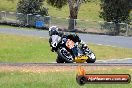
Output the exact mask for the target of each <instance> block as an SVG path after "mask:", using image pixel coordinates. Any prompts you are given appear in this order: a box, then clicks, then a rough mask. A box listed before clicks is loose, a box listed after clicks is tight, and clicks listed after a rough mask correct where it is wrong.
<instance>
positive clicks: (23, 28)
mask: <svg viewBox="0 0 132 88" xmlns="http://www.w3.org/2000/svg"><path fill="white" fill-rule="evenodd" d="M0 28H14V29H18V30H19V29H20V30H36V28H28V27H15V26H10V25H0Z"/></svg>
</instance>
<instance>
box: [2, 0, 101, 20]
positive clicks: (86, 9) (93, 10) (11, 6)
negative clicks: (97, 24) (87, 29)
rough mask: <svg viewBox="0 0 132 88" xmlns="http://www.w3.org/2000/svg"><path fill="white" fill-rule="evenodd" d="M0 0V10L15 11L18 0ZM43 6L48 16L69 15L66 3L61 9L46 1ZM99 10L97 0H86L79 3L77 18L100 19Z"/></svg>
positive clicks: (66, 16) (65, 16) (64, 16)
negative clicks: (92, 0)
mask: <svg viewBox="0 0 132 88" xmlns="http://www.w3.org/2000/svg"><path fill="white" fill-rule="evenodd" d="M0 2H1V3H0V11H3V10H5V11H14V12H16V7H17V2H18V0H14V2H12V1H10V0H0ZM44 6H45V7H46V8H48V9H49V10H48V11H49V15H50V16H54V17H63V18H68V17H69V7H68V5H67V6H64V7H63V8H62V9H56V8H54V7H52V6H49V5H48V4H47V3H44ZM99 11H100V5H99V0H96V2H88V3H86V4H82V5H81V7H80V11H79V14H78V18H79V19H87V20H92V21H93V20H96V21H98V20H101V19H100V18H99Z"/></svg>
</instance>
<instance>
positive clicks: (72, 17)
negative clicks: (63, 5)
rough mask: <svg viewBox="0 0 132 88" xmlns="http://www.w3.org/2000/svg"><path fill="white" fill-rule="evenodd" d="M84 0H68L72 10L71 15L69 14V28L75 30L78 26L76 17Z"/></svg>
mask: <svg viewBox="0 0 132 88" xmlns="http://www.w3.org/2000/svg"><path fill="white" fill-rule="evenodd" d="M81 2H82V0H77V1H76V2H73V1H72V0H68V3H69V10H70V16H69V26H68V29H69V30H74V29H75V26H76V24H77V23H76V19H77V15H78V11H79V8H80V5H81Z"/></svg>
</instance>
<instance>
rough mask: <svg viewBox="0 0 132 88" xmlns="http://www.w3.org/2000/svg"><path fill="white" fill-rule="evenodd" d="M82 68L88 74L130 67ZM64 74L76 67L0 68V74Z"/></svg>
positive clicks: (76, 69) (76, 68)
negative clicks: (14, 72) (15, 72)
mask: <svg viewBox="0 0 132 88" xmlns="http://www.w3.org/2000/svg"><path fill="white" fill-rule="evenodd" d="M83 68H84V69H85V70H86V71H88V72H93V71H100V70H101V71H105V70H112V69H123V68H124V69H125V68H128V69H129V68H130V69H131V66H127V67H126V66H83ZM12 71H20V72H35V73H40V72H64V71H76V72H77V71H78V66H0V72H12Z"/></svg>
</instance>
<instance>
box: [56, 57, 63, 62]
mask: <svg viewBox="0 0 132 88" xmlns="http://www.w3.org/2000/svg"><path fill="white" fill-rule="evenodd" d="M56 62H57V63H64V60H63V59H62V58H61V57H60V56H57V59H56Z"/></svg>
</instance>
